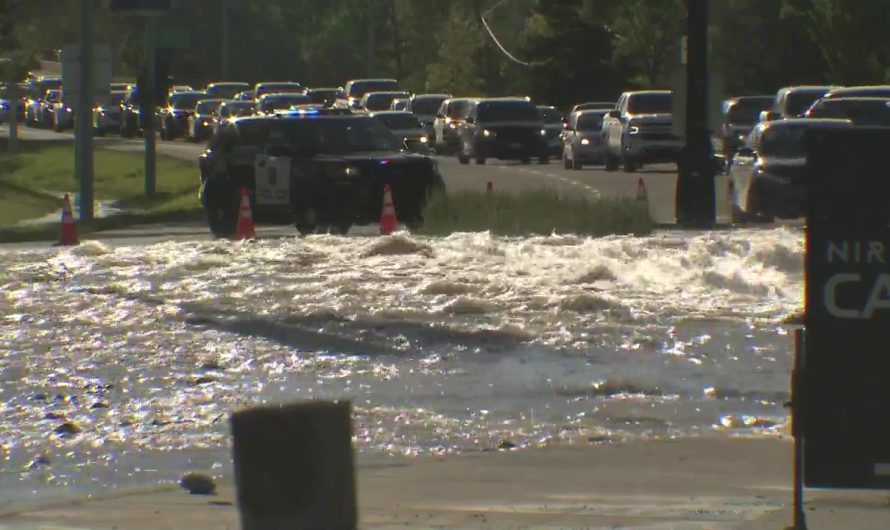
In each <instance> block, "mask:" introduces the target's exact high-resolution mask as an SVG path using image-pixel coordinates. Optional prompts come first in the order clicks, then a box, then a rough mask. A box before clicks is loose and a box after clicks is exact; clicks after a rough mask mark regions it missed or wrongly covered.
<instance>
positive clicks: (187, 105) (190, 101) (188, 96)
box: [170, 92, 207, 110]
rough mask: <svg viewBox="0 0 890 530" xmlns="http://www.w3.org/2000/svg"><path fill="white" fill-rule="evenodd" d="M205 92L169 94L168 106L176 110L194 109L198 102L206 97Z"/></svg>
mask: <svg viewBox="0 0 890 530" xmlns="http://www.w3.org/2000/svg"><path fill="white" fill-rule="evenodd" d="M206 97H207V94H204V93H203V92H202V93H189V92H180V93H178V94H173V95H172V96H170V106H171V107H173V108H174V109H177V110H189V109H194V108H195V106H197V105H198V102H199V101H201V100H202V99H204V98H206Z"/></svg>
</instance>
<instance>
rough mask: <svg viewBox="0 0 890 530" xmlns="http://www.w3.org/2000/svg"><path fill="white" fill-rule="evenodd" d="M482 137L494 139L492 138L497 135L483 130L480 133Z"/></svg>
mask: <svg viewBox="0 0 890 530" xmlns="http://www.w3.org/2000/svg"><path fill="white" fill-rule="evenodd" d="M482 136H484V137H486V138H492V137H494V136H497V133H496V132H494V131H490V130H488V129H484V130H483V131H482Z"/></svg>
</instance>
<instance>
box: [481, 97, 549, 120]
mask: <svg viewBox="0 0 890 530" xmlns="http://www.w3.org/2000/svg"><path fill="white" fill-rule="evenodd" d="M476 117H477V119H478V120H479V121H480V122H496V121H541V117H540V115H539V114H538V109H537V108H535V106H534V105H532V104H531V103H530V102H528V101H481V102H479V105H478V106H477V107H476Z"/></svg>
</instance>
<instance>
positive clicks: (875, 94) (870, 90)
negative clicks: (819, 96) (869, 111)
mask: <svg viewBox="0 0 890 530" xmlns="http://www.w3.org/2000/svg"><path fill="white" fill-rule="evenodd" d="M825 97H827V98H829V99H832V98H890V87H863V88H843V89H840V90H834V91H831V92H829V93H828V94H826V95H825Z"/></svg>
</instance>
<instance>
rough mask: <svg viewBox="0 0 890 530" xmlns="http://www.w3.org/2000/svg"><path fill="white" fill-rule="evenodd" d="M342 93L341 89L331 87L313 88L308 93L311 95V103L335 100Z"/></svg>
mask: <svg viewBox="0 0 890 530" xmlns="http://www.w3.org/2000/svg"><path fill="white" fill-rule="evenodd" d="M339 94H340V90H338V89H336V88H331V89H313V90H310V91H308V92H307V93H306V95H307V96H308V97H309V101H310V103H319V104H320V103H325V102H326V101H333V100H335V99H337V96H338V95H339Z"/></svg>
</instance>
